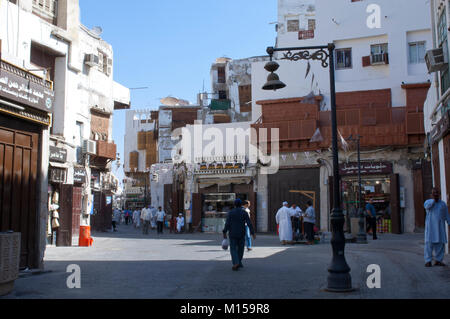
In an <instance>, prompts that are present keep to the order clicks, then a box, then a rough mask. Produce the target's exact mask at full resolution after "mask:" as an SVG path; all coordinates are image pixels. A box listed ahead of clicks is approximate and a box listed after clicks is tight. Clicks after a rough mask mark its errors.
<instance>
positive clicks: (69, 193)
mask: <svg viewBox="0 0 450 319" xmlns="http://www.w3.org/2000/svg"><path fill="white" fill-rule="evenodd" d="M72 207H73V185H61V193H60V196H59V224H60V226H59V228H58V231H57V234H56V246H58V247H70V246H72V220H73V218H72Z"/></svg>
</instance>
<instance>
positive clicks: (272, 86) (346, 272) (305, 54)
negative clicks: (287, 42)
mask: <svg viewBox="0 0 450 319" xmlns="http://www.w3.org/2000/svg"><path fill="white" fill-rule="evenodd" d="M334 49H335V46H334V44H333V43H330V44H328V45H326V46H312V47H296V48H273V47H269V48H267V53H268V54H269V56H270V62H268V63H267V65H266V66H265V69H266V70H267V71H269V72H271V74H270V75H269V77H268V81H267V83H266V84H265V85H264V87H263V90H278V89H282V88H284V87H285V86H286V85H285V84H284V83H283V82H281V81H280V79H279V77H278V75H277V74H275V71H276V70H277V69H278V68H279V65H278V63H276V62H274V61H272V58H273V54H274V52H281V51H283V52H286V53H283V55H284V56H283V58H281V59H282V60H289V61H300V60H317V61H321V62H322V67H324V68H327V67H328V68H329V70H330V93H331V125H332V127H331V131H332V150H333V177H334V178H333V199H334V201H333V210H332V213H331V218H330V219H331V231H332V239H331V246H332V249H333V258H332V261H331V265H330V267H329V268H328V272H329V275H328V286H327V289H326V290H327V291H331V292H348V291H352V290H353V288H352V279H351V276H350V267H349V266H348V264H347V262H346V260H345V253H344V251H345V236H344V222H345V218H344V214H343V213H342V210H341V194H340V174H339V153H338V134H337V116H336V85H335V73H334ZM311 50H315V52H314V53H312V54H311V53H310V51H311ZM292 51H298V52H296V53H292Z"/></svg>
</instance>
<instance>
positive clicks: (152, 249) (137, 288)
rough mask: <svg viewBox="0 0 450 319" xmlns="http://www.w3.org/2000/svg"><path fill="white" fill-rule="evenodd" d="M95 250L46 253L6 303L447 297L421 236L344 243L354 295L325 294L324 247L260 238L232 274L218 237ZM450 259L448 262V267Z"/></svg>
mask: <svg viewBox="0 0 450 319" xmlns="http://www.w3.org/2000/svg"><path fill="white" fill-rule="evenodd" d="M94 240H95V242H94V247H92V248H80V247H71V248H55V247H49V248H47V252H46V258H45V265H46V272H44V273H42V274H34V275H22V276H21V277H20V278H19V279H18V280H17V281H16V285H15V289H14V292H13V293H12V294H10V295H9V296H7V297H4V298H26V299H29V298H32V299H34V298H63V299H66V298H67V299H73V298H100V299H103V298H114V299H115V298H138V299H141V298H150V299H160V298H162V299H166V298H176V299H185V298H191V299H199V298H202V299H209V298H217V299H222V298H224V299H231V298H250V299H253V298H261V299H272V298H294V299H296V298H448V297H449V296H450V267H446V268H438V267H433V268H430V269H427V268H425V267H424V266H423V256H422V250H423V240H422V235H415V234H414V235H413V234H407V235H381V236H380V240H379V241H377V242H373V241H372V240H370V242H369V244H368V245H363V246H360V245H356V244H348V245H347V246H346V247H347V248H346V256H347V262H348V263H349V265H350V267H351V268H352V271H351V275H352V280H353V286H354V287H355V288H357V289H356V291H355V292H353V293H348V294H332V293H328V292H324V291H323V288H324V287H325V286H326V278H327V274H328V272H327V266H328V265H329V263H330V261H331V247H330V245H329V244H320V245H316V246H303V245H295V246H287V247H283V246H280V245H279V244H278V240H277V237H275V236H272V235H259V236H258V237H257V240H256V243H255V245H256V247H255V249H254V250H253V251H252V252H250V253H247V252H246V255H245V262H244V265H245V268H244V269H242V270H240V271H238V272H233V271H231V261H230V256H229V253H228V252H224V251H223V250H222V249H221V247H220V243H221V236H220V235H214V234H181V235H175V234H168V233H167V232H166V233H165V234H164V235H162V236H159V237H158V235H157V234H156V232H152V233H151V234H150V235H148V236H144V235H142V234H141V233H140V231H138V230H135V229H133V228H132V227H131V226H125V225H121V226H120V228H119V232H117V233H102V234H94ZM449 259H450V258H448V256H446V260H447V262H449V261H450V260H449ZM70 264H77V265H79V266H80V267H81V289H68V288H67V286H66V280H67V278H68V276H69V273H66V268H67V266H68V265H70ZM370 264H379V265H380V266H381V271H382V275H381V289H368V288H367V286H366V280H367V277H368V276H369V274H368V273H366V269H367V266H368V265H370Z"/></svg>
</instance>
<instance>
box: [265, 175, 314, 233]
mask: <svg viewBox="0 0 450 319" xmlns="http://www.w3.org/2000/svg"><path fill="white" fill-rule="evenodd" d="M268 191H269V222H268V226H269V227H268V228H269V232H273V233H275V232H276V231H277V225H276V220H275V216H276V214H277V212H278V209H280V207H281V206H282V205H283V202H284V201H287V202H288V203H289V205H291V204H293V203H295V204H297V205H298V206H300V208H301V209H302V210H303V211H305V210H306V208H307V205H306V203H307V201H308V200H309V198H308V197H306V196H304V195H302V194H301V193H298V192H297V193H296V192H292V191H308V192H315V195H316V196H315V199H316V200H315V203H313V205H314V207H315V212H316V225H317V226H318V227H319V225H320V168H292V169H281V170H280V171H279V172H278V173H277V174H273V175H269V186H268Z"/></svg>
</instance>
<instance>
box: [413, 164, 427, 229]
mask: <svg viewBox="0 0 450 319" xmlns="http://www.w3.org/2000/svg"><path fill="white" fill-rule="evenodd" d="M413 177H414V211H415V225H416V228H424V227H425V208H424V206H423V203H424V202H425V200H424V189H423V171H422V169H416V170H414V171H413Z"/></svg>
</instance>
